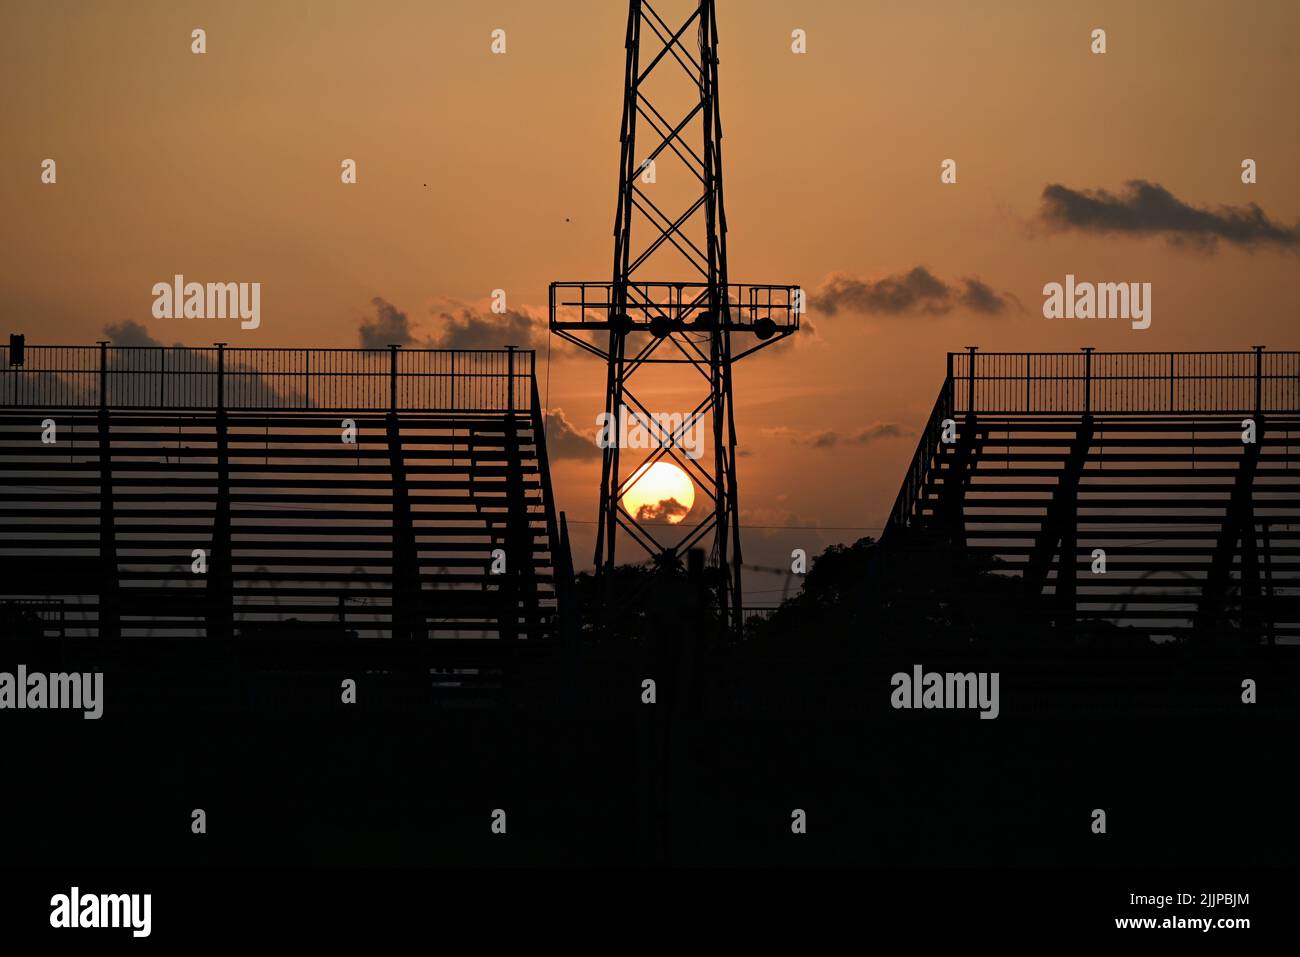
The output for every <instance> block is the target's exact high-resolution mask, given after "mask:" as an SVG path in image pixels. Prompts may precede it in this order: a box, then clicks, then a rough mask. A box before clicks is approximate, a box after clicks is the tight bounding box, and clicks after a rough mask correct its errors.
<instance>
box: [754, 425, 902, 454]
mask: <svg viewBox="0 0 1300 957" xmlns="http://www.w3.org/2000/svg"><path fill="white" fill-rule="evenodd" d="M763 432H764V433H765V434H767V435H771V436H775V437H777V438H783V439H788V440H789V441H791V442H793V443H795V444H796V445H808V446H811V447H812V448H814V449H833V448H835V447H836V446H839V445H868V444H870V443H872V442H875V441H877V440H878V439H901V438H904V437H906V436H908V435H911V434H912V433H911V431H910V430H909V429H905V428H904V427H903V426H901V425H898V424H897V423H894V422H878V423H876V424H875V425H869V426H867V427H866V428H864V429H858V430H856V431H854V432H837V431H835V430H834V429H823V430H821V431H818V432H801V431H799V430H798V429H791V428H788V427H786V426H778V427H775V428H769V429H764V430H763Z"/></svg>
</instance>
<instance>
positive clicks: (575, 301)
mask: <svg viewBox="0 0 1300 957" xmlns="http://www.w3.org/2000/svg"><path fill="white" fill-rule="evenodd" d="M656 2H657V3H660V6H663V3H662V2H660V0H656ZM665 2H667V0H665ZM714 6H715V4H714V0H697V2H692V3H691V8H690V10H689V15H688V16H687V17H686V20H685V22H683V23H682V24H681V25H680V26H679V27H677V28H676V29H674V28H672V27H671V26H670V25H669V23H668V22H667V21H665V19H664V18H663V17H662V16H660V14H659V13H658V12H657V11H656V10H655V9H654V7H652V6H651V4H650V3H649V2H647V0H631V2H630V4H629V10H628V21H627V37H626V47H627V66H626V73H625V77H624V93H623V120H622V128H621V132H620V137H619V138H620V143H621V154H620V158H619V185H618V208H617V212H616V214H615V220H614V270H613V278H612V280H611V281H610V282H608V283H603V282H576V283H568V282H556V283H552V284H551V287H550V326H551V331H552V332H554V333H556V334H557V335H559V336H562V337H563V338H565V339H567V340H568V341H570V342H572V343H574V344H575V345H577V346H579V347H580V348H582V349H585V350H586V351H588V352H591V353H593V354H594V355H597V356H599V357H601V358H602V359H604V360H605V362H606V363H607V367H608V376H607V385H606V399H605V412H606V415H607V416H613V417H618V416H622V415H626V417H628V418H631V419H632V420H633V422H634V423H635V424H636V425H637V426H639V427H640V428H642V429H644V430H645V432H646V433H648V434H649V435H650V436H652V442H651V443H650V444H651V448H650V449H649V452H648V454H646V455H645V456H644V457H641V456H640V455H639V454H629V455H628V456H626V459H632V460H634V461H635V464H634V467H632V468H630V469H629V468H627V467H626V466H627V465H628V464H629V463H628V462H627V461H626V460H625V457H624V456H622V455H620V452H621V451H622V450H620V448H619V444H620V443H619V442H617V441H615V442H610V443H607V444H606V447H605V448H604V450H603V463H602V467H601V487H600V521H599V527H598V530H597V536H596V555H595V563H596V569H597V573H598V575H603V576H605V577H606V580H608V576H609V573H610V572H611V571H612V570H613V567H614V562H615V549H616V540H617V533H618V530H619V529H620V528H621V529H622V530H623V531H624V533H626V534H627V535H628V536H629V537H630V538H631V539H632V540H633V541H634V542H636V543H637V544H638V545H640V546H641V547H642V548H643V549H644V550H645V551H646V552H647V553H649V555H650V556H651V557H652V558H653V559H655V560H657V561H663V560H664V559H668V560H673V559H675V558H676V557H677V556H679V555H682V554H684V553H685V552H686V551H687V550H688V549H690V548H693V547H696V546H697V545H699V544H700V543H701V542H703V541H704V540H705V539H706V538H707V536H709V535H710V533H712V535H713V543H712V552H711V562H712V564H713V565H714V566H716V568H717V569H718V570H719V571H720V573H721V579H722V587H720V588H719V596H720V604H721V607H720V609H719V611H720V612H721V620H722V621H723V622H726V623H728V624H729V625H730V626H731V627H732V628H733V629H734V630H736V631H737V632H738V631H739V629H740V626H741V623H742V606H741V578H740V575H741V549H740V520H739V509H738V492H737V482H736V461H735V460H736V432H735V416H734V410H733V403H732V375H731V369H732V366H733V364H734V363H735V362H737V361H739V360H740V359H742V358H744V357H745V356H747V355H751V354H753V353H754V352H757V351H758V350H760V349H763V348H766V347H767V346H769V345H772V344H773V343H774V342H776V341H778V340H779V339H782V338H785V337H786V336H788V335H790V334H792V333H793V332H794V331H795V330H796V329H798V326H799V315H800V313H801V312H802V310H803V302H802V293H801V291H800V290H799V289H798V287H796V286H793V285H770V284H764V285H755V284H739V283H730V282H729V281H728V274H727V220H726V214H725V212H724V210H723V192H722V122H721V119H720V114H719V109H718V56H717V48H718V31H717V23H716V20H715V10H714ZM683 12H687V11H683ZM679 70H680V71H683V72H684V74H685V77H686V80H685V82H683V81H682V78H681V74H678V73H677V71H679ZM666 72H671V73H674V74H676V75H675V76H673V77H671V78H665V79H664V80H661V79H660V77H662V74H664V73H666ZM665 80H667V81H668V82H671V83H675V84H676V87H677V93H678V94H681V93H682V91H685V95H669V96H667V97H666V98H665V97H663V96H660V95H659V94H660V93H661V92H662V86H663V84H664V82H665ZM652 94H653V100H654V101H652ZM666 100H669V101H671V102H666ZM661 107H662V109H661ZM658 166H670V167H672V172H674V173H675V174H676V175H678V176H679V177H680V178H681V179H682V180H683V181H685V182H686V183H688V184H689V185H688V186H687V187H686V188H685V189H684V190H682V195H684V196H686V197H687V198H686V200H685V202H684V205H683V206H682V207H680V208H679V207H677V206H676V205H674V206H673V207H672V212H665V210H664V209H663V208H661V204H664V203H665V200H664V198H663V197H662V196H661V197H660V200H659V202H656V200H655V198H654V196H653V195H652V194H654V193H655V191H656V190H655V187H654V185H653V184H652V183H651V182H650V180H657V177H655V175H654V171H655V169H656V168H657V167H658ZM683 170H684V171H685V173H684V174H683V173H682V171H683ZM664 259H671V260H673V261H674V263H675V264H676V265H675V268H679V269H680V268H683V267H684V271H685V276H686V278H685V279H684V280H682V281H663V279H662V278H658V277H655V276H652V275H651V271H652V270H658V269H662V268H663V267H662V266H661V263H662V261H663V260H664ZM660 276H662V273H660ZM733 333H740V334H744V335H746V337H747V336H748V335H752V336H754V337H755V338H754V340H752V341H749V342H744V343H741V344H737V343H736V342H735V341H734V339H733ZM733 347H736V348H738V349H739V351H738V352H737V353H733ZM653 365H686V366H690V367H692V368H693V369H694V370H695V371H696V372H698V373H699V375H700V377H701V379H703V381H704V384H705V388H704V396H703V398H702V399H701V400H700V401H699V402H698V403H697V404H696V405H695V406H694V408H693V409H691V410H689V411H687V410H684V409H683V410H682V411H681V415H682V416H683V417H684V418H683V419H682V421H681V425H680V427H671V426H667V425H663V424H662V423H661V422H660V421H659V420H658V419H657V418H656V417H655V416H654V415H653V414H652V413H651V411H650V409H651V407H650V406H647V405H646V404H645V403H643V402H642V401H641V400H640V399H639V398H638V397H637V396H636V395H635V394H634V393H633V392H632V390H631V388H630V385H631V384H632V382H633V380H634V378H635V377H636V375H637V374H638V372H640V371H641V370H642V369H643V367H646V366H653ZM643 378H644V377H643ZM692 378H693V376H692ZM636 384H637V385H638V387H640V382H638V383H636ZM624 410H626V412H624ZM605 421H606V422H610V421H618V420H617V418H615V419H610V418H607V419H606V420H605ZM697 422H702V423H710V422H711V424H712V430H711V432H710V433H709V434H710V436H711V439H712V448H711V449H710V450H709V454H707V455H705V456H704V457H703V458H701V459H698V460H697V459H696V458H693V457H690V456H687V455H685V454H683V440H684V438H685V437H686V435H687V434H688V430H690V429H692V428H694V427H695V425H696V423H697ZM664 459H667V460H670V461H672V462H674V463H676V464H677V465H678V466H679V467H680V468H681V469H683V470H684V471H685V472H686V473H687V475H689V476H690V477H691V479H692V480H693V482H694V483H695V485H696V487H697V489H698V490H700V491H702V492H703V494H704V497H705V498H706V499H707V503H705V504H706V508H705V509H703V510H701V509H700V508H699V504H700V503H699V498H700V497H699V496H698V495H697V505H696V507H695V508H694V509H692V512H693V513H698V512H701V511H702V512H703V514H700V515H699V517H698V520H696V521H694V522H693V523H692V522H689V521H683V522H682V524H680V525H662V524H653V523H652V522H650V521H645V520H642V518H641V517H639V516H637V515H633V514H631V513H630V512H629V511H628V510H627V509H626V508H625V507H624V505H623V502H622V499H623V496H624V494H625V493H626V492H627V491H628V489H629V488H630V487H631V485H632V484H633V482H634V481H635V480H636V479H637V478H638V477H639V475H640V474H641V471H642V470H643V469H646V468H649V466H650V465H652V464H654V463H656V462H659V461H661V460H664ZM669 536H673V537H674V538H675V540H669Z"/></svg>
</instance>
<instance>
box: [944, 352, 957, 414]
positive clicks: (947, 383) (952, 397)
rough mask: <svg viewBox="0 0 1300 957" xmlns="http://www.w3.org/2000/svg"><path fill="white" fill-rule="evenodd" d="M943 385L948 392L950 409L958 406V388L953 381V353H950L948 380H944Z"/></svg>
mask: <svg viewBox="0 0 1300 957" xmlns="http://www.w3.org/2000/svg"><path fill="white" fill-rule="evenodd" d="M943 385H944V388H945V389H946V390H947V391H948V405H949V406H950V407H955V406H956V404H957V396H956V393H955V391H954V390H955V389H956V388H957V384H956V383H955V382H954V381H953V378H952V353H951V352H950V353H948V378H947V379H945V380H944V383H943Z"/></svg>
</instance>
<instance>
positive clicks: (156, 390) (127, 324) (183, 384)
mask: <svg viewBox="0 0 1300 957" xmlns="http://www.w3.org/2000/svg"><path fill="white" fill-rule="evenodd" d="M104 335H105V336H106V337H107V338H108V340H109V345H110V346H118V347H136V348H138V347H142V346H145V347H147V346H161V345H162V344H163V343H162V341H161V340H158V339H155V338H154V337H153V336H152V335H150V334H149V330H148V329H147V328H145V326H143V325H142V324H141V323H138V322H136V321H135V320H133V319H126V320H123V321H122V322H112V323H109V324H108V325H106V326H105V327H104ZM215 351H216V350H214V349H208V348H204V349H190V348H187V347H185V346H182V345H180V344H179V343H178V344H176V345H174V346H172V347H171V348H170V349H169V350H168V356H167V366H168V369H169V371H168V373H167V375H166V381H165V382H160V381H159V376H158V374H157V373H155V372H154V370H155V369H156V368H157V362H158V360H157V358H156V357H155V355H154V354H153V353H148V352H129V351H122V352H118V351H115V350H113V349H110V350H109V354H108V355H109V359H108V361H109V370H110V371H111V372H129V373H131V376H130V379H129V380H128V379H126V378H119V377H116V376H110V378H109V394H110V401H111V399H112V396H113V393H114V391H115V390H116V389H118V388H122V389H130V390H132V394H134V395H157V394H162V393H163V392H164V390H165V393H166V394H167V395H168V396H172V397H173V401H174V397H176V396H185V397H187V398H188V399H191V400H193V401H195V402H198V403H200V404H209V405H215V404H216V397H217V395H216V375H215V373H216V371H217V362H216V358H215ZM239 355H240V354H239V351H238V347H232V348H231V349H229V350H227V353H226V371H227V373H230V374H231V378H230V379H229V385H228V388H227V396H226V401H227V402H228V403H230V405H231V407H232V408H250V407H262V406H269V407H272V408H277V407H281V406H283V405H285V404H286V401H287V404H289V405H290V406H293V407H297V408H302V407H304V406H306V407H308V408H310V407H312V406H314V405H315V404H316V403H315V402H308V401H307V400H306V397H305V396H303V395H302V394H301V393H300V392H297V391H295V390H291V391H289V392H287V393H286V392H283V391H282V390H280V389H277V388H276V387H275V386H273V385H272V384H271V383H270V382H268V381H267V380H266V379H265V378H263V376H262V374H261V373H260V372H258V370H256V369H255V368H253V367H252V366H249V365H247V364H245V363H242V362H240V361H239ZM128 381H129V385H128Z"/></svg>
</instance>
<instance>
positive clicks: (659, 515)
mask: <svg viewBox="0 0 1300 957" xmlns="http://www.w3.org/2000/svg"><path fill="white" fill-rule="evenodd" d="M621 501H622V503H623V507H624V508H625V509H627V511H628V512H629V513H630V514H632V515H634V516H635V517H636V519H637V521H639V522H656V521H666V522H667V523H668V524H669V525H676V524H678V523H679V522H681V521H682V519H684V518H685V517H686V516H687V515H689V514H690V511H691V506H692V505H694V504H695V485H694V483H693V482H691V479H690V476H689V475H687V474H686V473H685V472H684V471H682V469H681V468H680V467H678V466H676V465H674V464H673V463H672V462H668V461H666V460H663V459H661V460H659V461H658V462H655V463H653V464H650V465H643V466H641V467H640V468H639V469H637V470H636V472H634V473H633V475H632V479H631V482H630V483H629V485H628V489H627V491H626V492H624V493H623V498H622V499H621Z"/></svg>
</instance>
